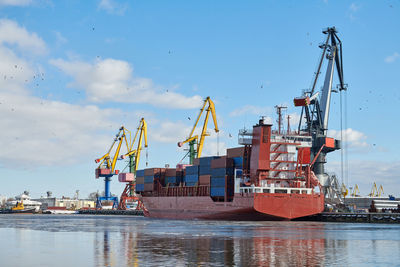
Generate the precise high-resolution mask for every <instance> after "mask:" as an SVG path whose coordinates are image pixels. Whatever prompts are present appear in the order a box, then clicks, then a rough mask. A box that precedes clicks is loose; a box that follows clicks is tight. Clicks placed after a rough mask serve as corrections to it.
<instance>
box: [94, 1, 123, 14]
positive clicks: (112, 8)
mask: <svg viewBox="0 0 400 267" xmlns="http://www.w3.org/2000/svg"><path fill="white" fill-rule="evenodd" d="M98 8H99V9H102V10H105V11H107V12H108V13H110V14H115V15H123V14H124V13H125V11H126V9H127V8H128V6H127V5H126V4H122V3H119V2H116V1H113V0H101V1H100V3H99V6H98Z"/></svg>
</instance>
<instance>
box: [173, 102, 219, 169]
mask: <svg viewBox="0 0 400 267" xmlns="http://www.w3.org/2000/svg"><path fill="white" fill-rule="evenodd" d="M207 104H208V106H207ZM206 106H207V109H206V115H205V119H204V123H203V128H202V131H201V135H200V139H199V136H198V135H195V136H193V134H194V131H195V130H196V127H197V124H198V123H199V121H200V118H201V115H202V114H203V111H204V109H205V108H206ZM210 113H211V115H212V117H213V122H214V131H215V132H216V133H218V132H219V129H218V123H217V115H216V113H215V105H214V102H213V101H212V100H211V98H210V97H209V96H208V97H207V98H206V99H205V100H204V103H203V106H202V107H201V109H200V113H199V115H198V116H197V119H196V121H195V123H194V126H193V128H192V130H191V132H190V134H189V137H188V138H187V139H186V140H185V141H182V142H179V143H178V146H179V147H181V146H183V145H184V144H185V143H189V147H190V148H189V151H190V152H189V153H190V164H193V160H194V158H195V157H197V158H199V157H201V153H202V151H203V146H204V139H205V137H206V136H209V134H208V133H207V125H208V118H209V116H210ZM196 142H197V149H196V150H194V145H195V143H196Z"/></svg>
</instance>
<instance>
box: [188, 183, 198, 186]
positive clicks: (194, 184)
mask: <svg viewBox="0 0 400 267" xmlns="http://www.w3.org/2000/svg"><path fill="white" fill-rule="evenodd" d="M186 186H197V182H186Z"/></svg>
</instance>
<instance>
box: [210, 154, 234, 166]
mask: <svg viewBox="0 0 400 267" xmlns="http://www.w3.org/2000/svg"><path fill="white" fill-rule="evenodd" d="M231 167H233V159H231V158H227V157H226V156H223V157H221V158H219V159H213V160H212V161H211V169H219V168H231Z"/></svg>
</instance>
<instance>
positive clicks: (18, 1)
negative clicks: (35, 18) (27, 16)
mask: <svg viewBox="0 0 400 267" xmlns="http://www.w3.org/2000/svg"><path fill="white" fill-rule="evenodd" d="M31 3H32V0H0V6H27V5H30V4H31Z"/></svg>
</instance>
